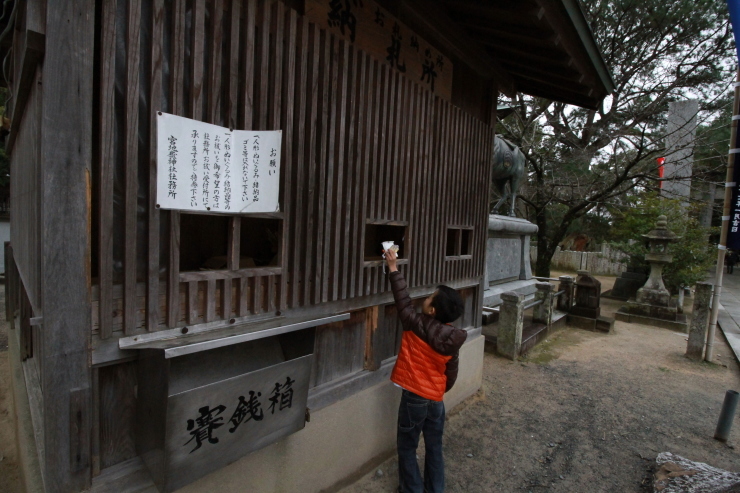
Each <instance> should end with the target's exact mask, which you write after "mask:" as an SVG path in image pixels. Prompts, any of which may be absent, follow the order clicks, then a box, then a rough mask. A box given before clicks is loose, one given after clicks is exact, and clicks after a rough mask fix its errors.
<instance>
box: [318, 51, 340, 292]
mask: <svg viewBox="0 0 740 493" xmlns="http://www.w3.org/2000/svg"><path fill="white" fill-rule="evenodd" d="M345 45H346V42H345V41H344V40H337V39H336V38H335V37H334V36H331V47H332V48H331V54H332V56H331V60H332V61H331V64H330V66H331V75H330V76H329V79H330V80H329V82H330V89H329V90H330V91H331V92H330V95H331V98H330V100H329V122H328V123H329V127H328V129H329V131H328V135H327V137H328V140H329V142H328V144H327V157H328V159H327V160H326V161H325V162H326V181H325V183H327V184H328V185H329V186H327V187H326V189H325V191H324V194H325V196H326V209H325V214H326V216H325V219H324V221H322V222H325V223H326V229H325V231H326V234H325V235H324V238H323V240H324V242H325V245H326V246H325V247H324V248H322V250H323V252H322V253H323V263H322V265H323V273H322V276H321V277H322V279H321V301H322V302H324V303H325V302H327V301H329V289H330V282H331V276H332V270H333V269H334V264H333V259H332V258H331V255H330V253H331V250H332V244H331V226H332V224H333V223H332V212H333V206H332V204H333V203H334V188H333V187H332V186H331V185H332V184H333V183H334V165H335V162H334V161H335V154H334V146H335V145H336V140H335V139H336V135H337V116H336V111H337V98H336V94H337V91H338V87H337V86H338V83H339V60H338V59H339V52H340V51H341V50H342V48H343V47H344V46H345ZM322 162H323V160H322ZM330 262H331V264H330Z"/></svg>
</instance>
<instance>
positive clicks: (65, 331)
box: [37, 0, 95, 492]
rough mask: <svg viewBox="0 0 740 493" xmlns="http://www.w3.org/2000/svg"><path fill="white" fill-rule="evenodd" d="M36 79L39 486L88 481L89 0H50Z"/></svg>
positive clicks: (63, 487)
mask: <svg viewBox="0 0 740 493" xmlns="http://www.w3.org/2000/svg"><path fill="white" fill-rule="evenodd" d="M46 19H47V24H46V54H45V57H44V63H43V71H42V78H41V82H40V83H41V84H42V87H41V90H42V98H41V101H42V118H41V136H40V140H39V145H40V148H41V152H40V158H41V159H40V161H41V163H40V164H41V170H42V173H41V189H42V196H41V204H42V205H41V207H42V215H41V217H42V223H41V228H40V230H41V234H42V239H41V242H40V244H41V245H43V246H42V249H41V273H42V281H41V306H42V312H43V313H42V314H39V315H43V317H44V318H43V320H44V323H43V327H41V328H40V330H39V331H38V332H37V333H38V334H39V338H40V339H42V343H41V347H43V351H42V352H41V353H42V354H40V355H39V357H41V358H43V360H42V361H40V362H39V363H41V364H40V369H41V382H42V388H43V389H44V396H43V428H44V429H43V437H44V438H43V440H44V455H43V458H42V463H43V466H42V467H43V468H44V480H45V484H46V491H48V492H57V491H58V492H68V491H80V490H83V489H86V488H88V487H89V486H90V480H91V468H90V436H89V430H90V429H91V417H92V416H91V414H92V396H91V394H92V393H91V392H90V387H91V371H90V366H89V365H88V361H89V353H88V348H89V347H90V334H91V323H92V321H91V302H90V296H91V295H90V277H89V276H90V264H89V263H90V250H89V248H90V238H89V235H90V233H89V230H88V220H89V217H90V211H89V207H90V204H89V202H88V192H89V190H88V187H89V186H90V173H91V168H92V166H91V160H92V119H93V90H92V84H93V47H94V27H95V2H94V1H93V0H49V1H48V2H47V4H46Z"/></svg>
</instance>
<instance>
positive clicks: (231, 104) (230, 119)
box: [224, 0, 242, 130]
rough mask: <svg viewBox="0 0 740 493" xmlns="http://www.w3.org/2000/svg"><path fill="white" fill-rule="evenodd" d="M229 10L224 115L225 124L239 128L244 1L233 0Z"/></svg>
mask: <svg viewBox="0 0 740 493" xmlns="http://www.w3.org/2000/svg"><path fill="white" fill-rule="evenodd" d="M230 4H231V5H230V6H231V8H230V10H229V60H228V63H229V67H228V77H229V78H228V82H229V85H228V87H229V89H228V91H229V99H228V101H227V104H226V115H225V116H224V125H225V126H227V127H229V128H230V129H232V130H233V129H235V128H237V125H239V123H240V122H239V120H238V119H239V111H238V107H239V45H240V40H241V37H242V32H241V29H240V27H241V24H242V19H241V17H242V2H241V0H231V2H230Z"/></svg>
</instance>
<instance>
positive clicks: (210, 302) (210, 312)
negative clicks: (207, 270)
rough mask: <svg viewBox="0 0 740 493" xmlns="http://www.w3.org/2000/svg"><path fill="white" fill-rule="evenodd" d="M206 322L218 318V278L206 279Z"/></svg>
mask: <svg viewBox="0 0 740 493" xmlns="http://www.w3.org/2000/svg"><path fill="white" fill-rule="evenodd" d="M204 318H205V321H206V322H213V321H214V320H216V280H215V279H209V280H208V281H206V316H205V317H204Z"/></svg>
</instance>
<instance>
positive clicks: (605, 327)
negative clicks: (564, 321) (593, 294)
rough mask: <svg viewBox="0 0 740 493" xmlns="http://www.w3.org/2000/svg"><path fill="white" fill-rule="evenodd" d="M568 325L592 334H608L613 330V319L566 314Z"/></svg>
mask: <svg viewBox="0 0 740 493" xmlns="http://www.w3.org/2000/svg"><path fill="white" fill-rule="evenodd" d="M568 325H570V326H571V327H576V328H578V329H584V330H590V331H592V332H604V333H607V334H608V333H609V332H611V330H612V329H613V328H614V319H613V318H608V317H598V318H589V317H581V316H579V315H574V314H572V313H569V314H568Z"/></svg>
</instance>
